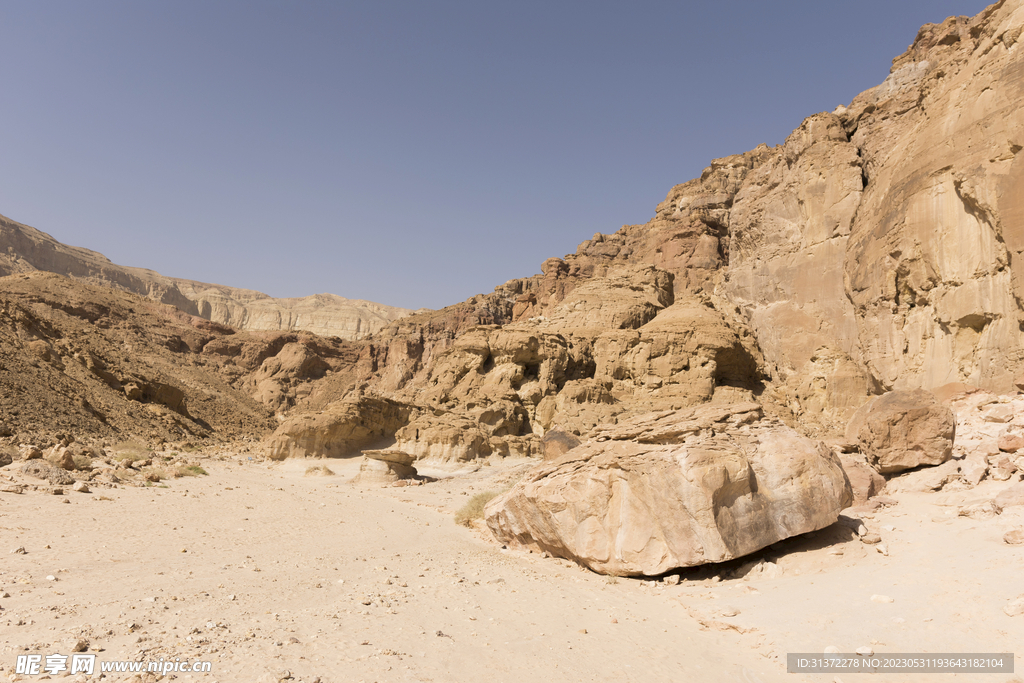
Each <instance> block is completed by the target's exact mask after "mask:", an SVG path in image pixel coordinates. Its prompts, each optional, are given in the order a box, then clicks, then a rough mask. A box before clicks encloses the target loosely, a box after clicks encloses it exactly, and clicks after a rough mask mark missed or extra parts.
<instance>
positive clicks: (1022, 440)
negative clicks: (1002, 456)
mask: <svg viewBox="0 0 1024 683" xmlns="http://www.w3.org/2000/svg"><path fill="white" fill-rule="evenodd" d="M998 446H999V450H1001V451H1003V452H1004V453H1016V452H1017V451H1019V450H1020V449H1022V448H1024V436H1019V435H1017V434H1003V435H1002V436H1001V437H999V442H998Z"/></svg>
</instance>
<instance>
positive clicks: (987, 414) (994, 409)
mask: <svg viewBox="0 0 1024 683" xmlns="http://www.w3.org/2000/svg"><path fill="white" fill-rule="evenodd" d="M981 417H982V419H983V420H985V422H996V423H1000V424H1002V423H1006V422H1010V421H1011V420H1013V406H1011V405H1009V404H1006V403H996V404H995V405H989V406H987V407H985V408H983V409H982V411H981Z"/></svg>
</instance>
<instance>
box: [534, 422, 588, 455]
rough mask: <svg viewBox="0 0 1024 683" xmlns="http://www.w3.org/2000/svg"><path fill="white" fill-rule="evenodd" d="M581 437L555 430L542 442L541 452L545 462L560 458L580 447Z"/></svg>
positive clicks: (546, 435) (545, 436)
mask: <svg viewBox="0 0 1024 683" xmlns="http://www.w3.org/2000/svg"><path fill="white" fill-rule="evenodd" d="M580 443H581V442H580V439H579V437H577V436H575V435H573V434H568V433H566V432H563V431H559V430H557V429H556V430H554V431H550V432H548V433H547V434H545V435H544V437H543V438H541V440H540V444H541V452H542V453H543V455H544V459H545V460H554V459H556V458H559V457H561V456H563V455H565V454H566V453H568V452H569V451H571V450H572V449H574V448H576V447H577V446H579V445H580Z"/></svg>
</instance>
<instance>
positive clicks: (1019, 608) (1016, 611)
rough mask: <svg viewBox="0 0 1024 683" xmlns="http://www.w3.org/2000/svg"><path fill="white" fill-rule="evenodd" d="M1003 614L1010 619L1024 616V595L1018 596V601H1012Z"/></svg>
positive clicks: (1004, 608)
mask: <svg viewBox="0 0 1024 683" xmlns="http://www.w3.org/2000/svg"><path fill="white" fill-rule="evenodd" d="M1003 612H1005V613H1006V616H1008V617H1019V616H1020V615H1022V614H1024V595H1019V596H1017V598H1016V599H1014V600H1011V601H1010V602H1008V603H1007V604H1006V606H1005V607H1003Z"/></svg>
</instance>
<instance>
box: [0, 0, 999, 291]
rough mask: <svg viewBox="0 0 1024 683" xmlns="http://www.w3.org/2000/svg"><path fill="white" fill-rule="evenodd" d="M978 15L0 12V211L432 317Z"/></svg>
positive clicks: (669, 9) (412, 7)
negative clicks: (951, 22) (929, 30)
mask: <svg viewBox="0 0 1024 683" xmlns="http://www.w3.org/2000/svg"><path fill="white" fill-rule="evenodd" d="M987 4H988V3H986V2H982V1H978V0H897V1H893V0H859V1H858V2H854V3H851V2H829V1H822V0H776V1H774V2H764V1H763V0H761V1H749V2H742V1H741V2H690V1H687V0H676V1H675V2H665V1H660V0H650V1H648V0H633V1H632V2H607V1H605V0H590V1H589V2H582V1H579V2H563V1H559V0H545V1H543V2H538V1H534V0H516V1H515V2H500V3H499V2H491V1H488V0H465V1H462V0H432V1H430V2H425V1H423V0H416V1H414V0H409V1H404V2H393V1H391V0H368V1H366V2H343V1H340V0H335V1H332V2H314V1H307V2H285V1H284V0H281V1H279V2H275V3H268V2H259V1H254V0H246V1H245V2H234V1H228V0H219V1H217V2H209V1H208V0H202V1H190V0H174V1H165V2H138V1H137V0H126V1H124V2H106V1H104V0H93V1H90V2H81V1H79V0H73V1H59V0H51V1H47V2H21V1H15V0H0V88H2V90H0V94H2V104H0V122H2V125H0V213H2V214H4V215H6V216H8V217H10V218H13V219H14V220H17V221H20V222H22V223H26V224H28V225H32V226H34V227H36V228H39V229H40V230H43V231H45V232H48V233H50V234H51V235H53V236H54V237H55V238H56V239H58V240H60V241H62V242H65V243H68V244H72V245H76V246H84V247H88V248H90V249H94V250H96V251H99V252H102V253H103V254H105V255H107V256H108V257H109V258H110V259H111V260H113V261H114V262H115V263H120V264H124V265H132V266H142V267H147V268H152V269H154V270H158V271H160V272H161V273H163V274H165V275H171V276H175V277H184V278H191V279H196V280H203V281H207V282H217V283H221V284H226V285H232V286H236V287H248V288H251V289H258V290H260V291H264V292H266V293H268V294H270V295H272V296H304V295H307V294H314V293H318V292H332V293H335V294H340V295H342V296H346V297H350V298H362V299H370V300H372V301H378V302H380V303H386V304H391V305H395V306H405V307H409V308H418V307H422V306H427V307H431V308H439V307H441V306H444V305H447V304H451V303H455V302H457V301H461V300H463V299H465V298H467V297H470V296H472V295H474V294H477V293H481V292H488V291H491V290H492V289H493V288H494V287H495V286H496V285H498V284H501V283H502V282H504V281H506V280H508V279H511V278H514V277H523V276H528V275H531V274H533V273H537V272H539V271H540V264H541V262H542V261H543V260H544V259H545V258H548V257H550V256H562V255H564V254H566V253H570V252H573V251H575V250H576V245H577V244H578V243H579V242H581V241H582V240H584V239H588V238H589V237H590V236H591V235H593V233H595V232H605V233H608V232H614V231H615V230H617V229H619V228H620V227H621V226H622V225H623V224H626V223H643V222H645V221H646V220H648V219H649V218H650V217H651V216H652V215H653V213H654V207H655V206H656V205H657V204H658V202H660V201H661V200H662V199H664V197H665V194H666V193H667V192H668V190H669V189H670V188H671V187H672V186H673V185H674V184H676V183H680V182H684V181H686V180H688V179H690V178H692V177H694V176H696V175H698V174H699V173H700V171H701V169H703V168H704V167H705V166H706V165H707V164H708V162H709V161H710V160H711V159H712V158H715V157H720V156H725V155H728V154H735V153H739V152H743V151H746V150H748V149H751V148H753V147H755V146H756V145H758V144H759V143H762V142H766V143H768V144H769V145H776V144H779V143H781V142H782V141H783V140H784V139H785V138H786V136H787V135H788V134H789V133H790V132H791V131H792V130H793V129H794V128H795V127H797V126H798V125H799V124H800V122H801V120H802V119H803V118H805V117H806V116H810V115H811V114H814V113H816V112H818V111H823V110H829V111H830V110H832V109H834V108H835V107H836V106H837V105H839V104H847V103H849V101H850V100H851V99H852V98H853V97H854V96H855V95H856V94H857V93H859V92H860V91H862V90H865V89H867V88H870V87H872V86H874V85H877V84H878V83H880V82H881V81H882V80H883V79H884V78H885V77H886V75H887V74H888V71H889V66H890V63H891V60H892V58H893V57H895V56H896V55H898V54H900V53H901V52H903V51H904V50H905V49H906V47H907V45H908V44H909V43H910V42H911V41H912V40H913V39H914V36H915V35H916V33H917V29H918V28H919V27H920V25H921V24H924V23H927V22H940V21H942V20H943V19H944V18H945V17H946V16H948V15H951V14H964V15H973V14H976V13H978V12H979V11H981V10H982V9H983V8H984V7H985V6H986V5H987Z"/></svg>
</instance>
